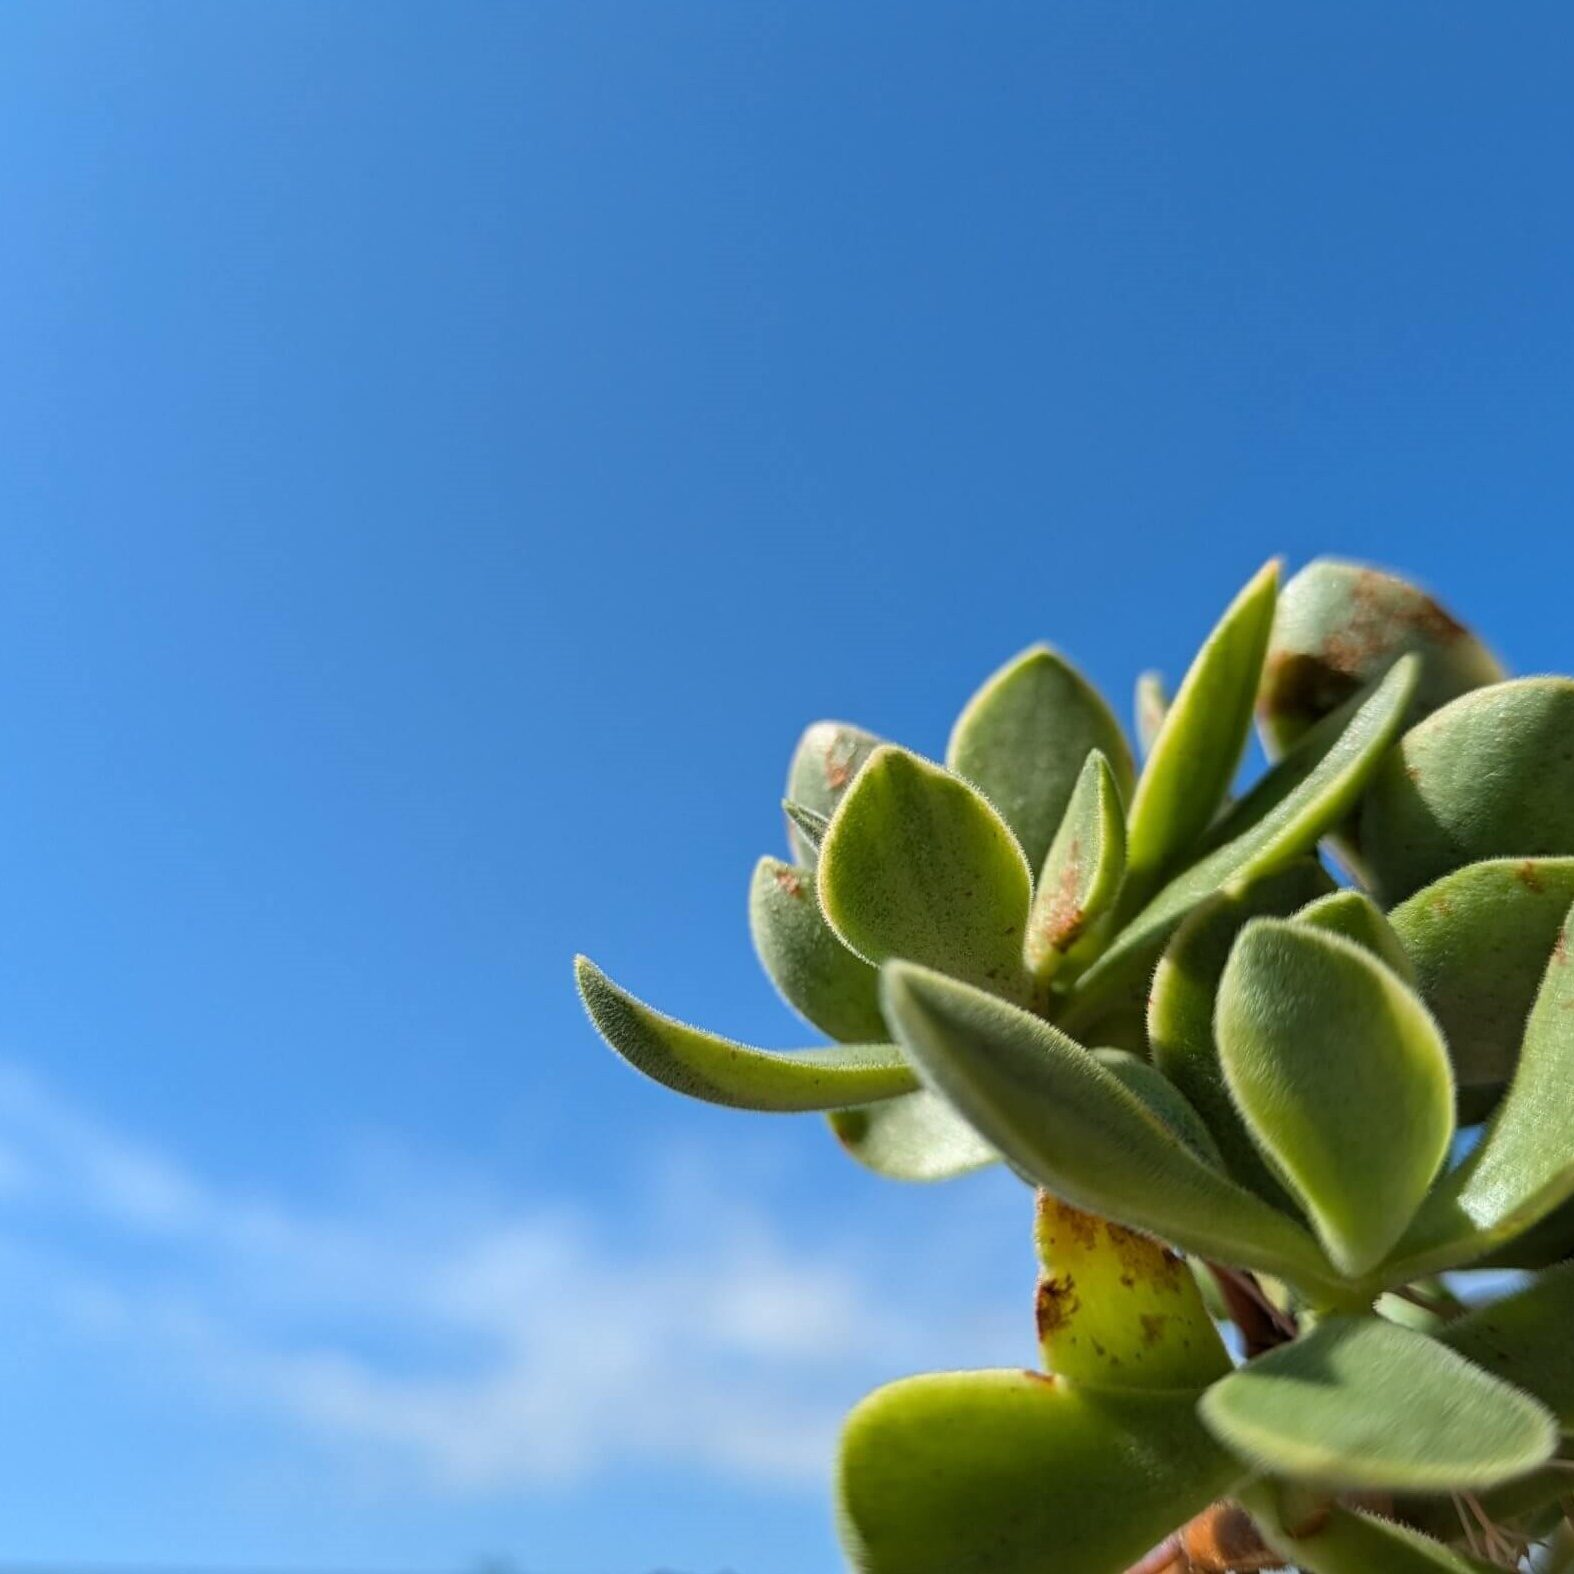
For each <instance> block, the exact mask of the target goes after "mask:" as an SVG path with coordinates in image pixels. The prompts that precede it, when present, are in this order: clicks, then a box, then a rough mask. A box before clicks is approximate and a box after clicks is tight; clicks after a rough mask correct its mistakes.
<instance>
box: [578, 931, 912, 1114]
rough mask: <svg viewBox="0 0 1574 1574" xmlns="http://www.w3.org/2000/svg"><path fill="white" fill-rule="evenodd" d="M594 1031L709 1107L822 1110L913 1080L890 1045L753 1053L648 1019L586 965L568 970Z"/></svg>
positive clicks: (906, 1089) (646, 1011)
mask: <svg viewBox="0 0 1574 1574" xmlns="http://www.w3.org/2000/svg"><path fill="white" fill-rule="evenodd" d="M574 975H575V978H576V979H577V981H578V983H579V993H580V998H581V999H582V1000H583V1001H584V1002H585V1010H586V1011H588V1012H589V1013H590V1020H591V1021H592V1022H594V1023H595V1025H596V1030H597V1031H598V1032H599V1033H600V1034H601V1036H602V1037H603V1038H604V1039H605V1040H606V1041H607V1043H608V1044H610V1045H611V1046H612V1048H613V1049H615V1050H616V1051H617V1052H618V1053H619V1054H620V1055H621V1056H622V1057H623V1058H624V1059H625V1060H626V1061H628V1063H629V1064H630V1065H631V1066H633V1067H634V1069H635V1070H636V1071H642V1072H644V1073H645V1075H646V1076H647V1077H650V1078H652V1079H653V1080H655V1081H657V1082H659V1083H661V1084H662V1085H663V1086H664V1087H669V1088H672V1089H674V1090H675V1091H677V1092H679V1093H687V1094H688V1095H689V1097H690V1098H696V1099H703V1100H704V1101H705V1102H706V1103H708V1104H728V1105H731V1106H732V1107H733V1108H735V1109H758V1110H783V1111H787V1110H825V1109H840V1108H843V1107H845V1106H846V1105H849V1104H864V1103H868V1102H871V1101H872V1100H875V1099H885V1098H893V1097H895V1096H896V1095H897V1094H899V1093H910V1092H911V1091H912V1090H913V1089H914V1088H916V1087H917V1086H918V1079H917V1078H916V1077H915V1076H914V1075H913V1073H912V1071H911V1070H910V1069H909V1067H908V1065H907V1062H906V1061H905V1060H904V1059H903V1057H902V1054H901V1051H900V1050H898V1049H897V1047H896V1046H895V1045H894V1044H841V1045H837V1046H836V1047H835V1048H831V1049H804V1050H793V1051H789V1052H782V1051H778V1050H768V1049H751V1048H750V1047H749V1046H748V1045H747V1044H736V1043H734V1042H733V1041H732V1040H731V1039H727V1038H721V1037H719V1036H718V1035H716V1034H715V1033H707V1032H705V1031H704V1030H703V1029H701V1028H696V1027H689V1026H688V1025H687V1024H685V1023H682V1022H679V1021H677V1020H675V1019H674V1018H672V1017H669V1016H663V1015H662V1014H661V1013H660V1012H659V1011H652V1010H651V1008H650V1007H649V1006H647V1005H644V1004H643V1003H642V1002H640V1001H638V1000H636V999H635V998H634V996H633V995H631V994H629V993H628V992H627V991H626V990H623V989H619V988H618V986H617V985H616V984H614V983H613V982H612V980H611V979H610V978H608V977H607V975H606V974H605V973H603V972H602V971H601V970H600V969H599V968H597V967H596V966H595V965H594V964H593V963H592V962H590V961H588V960H587V959H586V958H585V957H579V958H577V959H576V960H575V963H574Z"/></svg>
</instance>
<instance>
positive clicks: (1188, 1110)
mask: <svg viewBox="0 0 1574 1574" xmlns="http://www.w3.org/2000/svg"><path fill="white" fill-rule="evenodd" d="M1090 1053H1091V1054H1092V1056H1093V1058H1094V1059H1095V1060H1096V1061H1098V1063H1099V1064H1100V1065H1101V1066H1102V1067H1103V1068H1104V1069H1105V1070H1106V1071H1108V1072H1109V1073H1110V1074H1111V1075H1112V1076H1114V1077H1115V1079H1116V1080H1117V1081H1119V1082H1121V1083H1123V1084H1124V1085H1125V1086H1126V1087H1127V1088H1129V1089H1130V1090H1131V1091H1132V1092H1133V1093H1135V1094H1136V1095H1137V1097H1138V1098H1139V1099H1141V1100H1142V1102H1143V1103H1144V1104H1146V1105H1147V1106H1148V1108H1149V1109H1150V1110H1152V1111H1153V1113H1154V1114H1155V1115H1157V1116H1158V1118H1159V1119H1160V1120H1161V1121H1163V1123H1164V1124H1165V1125H1166V1126H1168V1127H1169V1129H1170V1130H1171V1131H1172V1132H1173V1133H1174V1134H1175V1135H1176V1136H1177V1137H1179V1138H1180V1140H1181V1141H1182V1142H1184V1143H1185V1144H1186V1146H1187V1147H1188V1148H1190V1149H1191V1151H1192V1152H1193V1153H1195V1154H1196V1155H1197V1157H1198V1158H1199V1159H1201V1160H1202V1161H1203V1163H1204V1164H1207V1165H1210V1166H1211V1167H1212V1168H1213V1169H1216V1170H1222V1169H1223V1168H1224V1159H1223V1158H1222V1156H1221V1155H1220V1153H1219V1144H1218V1143H1217V1142H1215V1141H1214V1139H1213V1133H1212V1132H1211V1131H1209V1130H1208V1124H1207V1122H1206V1121H1205V1120H1203V1118H1202V1116H1201V1115H1199V1114H1198V1113H1197V1111H1196V1110H1195V1109H1193V1108H1192V1106H1191V1104H1190V1102H1189V1101H1188V1100H1187V1098H1186V1095H1185V1094H1184V1093H1182V1092H1181V1090H1180V1089H1179V1088H1178V1087H1176V1086H1175V1084H1174V1083H1173V1082H1171V1081H1170V1079H1169V1078H1168V1077H1167V1076H1165V1075H1164V1073H1163V1072H1162V1071H1160V1070H1159V1068H1158V1067H1157V1066H1155V1065H1154V1064H1153V1062H1152V1061H1150V1060H1144V1059H1143V1058H1142V1057H1141V1056H1140V1055H1134V1054H1133V1053H1132V1052H1131V1051H1130V1050H1129V1049H1095V1050H1092V1051H1091V1052H1090Z"/></svg>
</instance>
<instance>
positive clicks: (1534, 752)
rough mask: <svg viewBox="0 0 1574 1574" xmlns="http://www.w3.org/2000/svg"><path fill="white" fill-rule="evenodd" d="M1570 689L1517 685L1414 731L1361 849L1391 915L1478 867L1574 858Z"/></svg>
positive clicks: (1498, 687) (1375, 805) (1390, 769)
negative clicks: (1434, 884)
mask: <svg viewBox="0 0 1574 1574" xmlns="http://www.w3.org/2000/svg"><path fill="white" fill-rule="evenodd" d="M1571 740H1574V680H1571V679H1569V678H1519V679H1516V680H1514V681H1512V682H1509V683H1494V684H1492V685H1491V686H1490V687H1488V688H1484V689H1475V690H1473V691H1472V692H1471V693H1469V694H1465V695H1463V696H1461V697H1460V698H1459V699H1457V700H1454V701H1453V702H1452V703H1451V704H1449V705H1445V706H1444V707H1443V708H1442V710H1440V711H1437V712H1435V713H1434V714H1433V715H1431V716H1429V717H1428V718H1427V719H1426V720H1425V721H1423V722H1422V723H1421V724H1420V725H1419V726H1417V727H1413V728H1411V730H1410V731H1409V732H1407V733H1406V734H1405V735H1404V737H1403V738H1402V739H1401V740H1400V744H1399V747H1398V748H1397V749H1395V750H1394V751H1393V752H1392V753H1391V754H1390V755H1389V756H1388V758H1387V759H1385V760H1384V762H1383V765H1382V768H1381V769H1380V770H1379V771H1378V772H1377V774H1376V775H1375V776H1374V777H1373V778H1372V784H1371V788H1370V790H1369V792H1368V794H1367V797H1366V801H1365V803H1364V804H1363V805H1362V809H1361V822H1360V835H1361V848H1362V852H1363V855H1364V856H1365V858H1366V861H1367V865H1368V867H1369V868H1370V869H1371V871H1372V875H1373V878H1374V879H1375V880H1376V882H1377V884H1378V887H1379V889H1380V892H1381V895H1382V897H1383V899H1384V901H1385V903H1388V904H1392V903H1394V902H1399V901H1402V900H1403V899H1404V898H1405V897H1407V896H1409V895H1411V894H1412V893H1413V892H1415V891H1418V890H1420V888H1421V887H1422V886H1424V885H1427V884H1429V883H1430V882H1431V881H1433V880H1436V879H1438V878H1440V877H1441V876H1442V875H1445V874H1447V873H1449V871H1450V870H1453V869H1458V868H1460V867H1461V866H1462V865H1464V864H1468V863H1475V862H1476V861H1477V860H1479V859H1482V858H1538V857H1550V856H1557V855H1559V854H1570V853H1574V742H1571Z"/></svg>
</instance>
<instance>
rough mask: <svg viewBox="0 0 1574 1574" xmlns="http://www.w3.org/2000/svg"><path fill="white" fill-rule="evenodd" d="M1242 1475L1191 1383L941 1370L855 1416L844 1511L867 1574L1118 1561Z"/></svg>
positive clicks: (848, 1535)
mask: <svg viewBox="0 0 1574 1574" xmlns="http://www.w3.org/2000/svg"><path fill="white" fill-rule="evenodd" d="M1242 1474H1243V1472H1242V1469H1241V1467H1240V1465H1239V1464H1238V1463H1237V1462H1236V1461H1235V1460H1234V1459H1232V1458H1231V1457H1230V1455H1229V1454H1228V1453H1227V1452H1226V1451H1225V1450H1223V1449H1221V1448H1219V1447H1218V1445H1217V1444H1215V1443H1214V1442H1213V1440H1212V1439H1211V1438H1210V1437H1209V1436H1208V1434H1207V1433H1206V1432H1205V1431H1204V1430H1203V1428H1202V1427H1201V1425H1200V1424H1199V1423H1198V1421H1197V1418H1196V1413H1195V1409H1194V1406H1193V1402H1192V1399H1191V1398H1190V1397H1189V1396H1187V1395H1178V1394H1166V1393H1140V1392H1131V1391H1128V1392H1120V1391H1114V1390H1094V1389H1087V1388H1084V1387H1080V1386H1078V1385H1076V1384H1073V1383H1069V1382H1066V1381H1064V1380H1057V1379H1054V1378H1047V1377H1040V1376H1038V1375H1037V1374H1036V1373H1032V1372H1021V1371H994V1372H947V1373H936V1374H932V1375H930V1376H926V1377H912V1378H908V1379H907V1380H905V1381H904V1382H900V1383H893V1384H891V1385H890V1386H889V1387H887V1388H882V1389H880V1390H878V1391H877V1392H875V1393H873V1394H871V1395H870V1396H869V1397H868V1398H867V1399H865V1400H864V1401H863V1402H862V1403H861V1404H860V1405H859V1406H858V1407H857V1408H856V1409H855V1410H854V1411H853V1412H852V1414H851V1415H850V1416H849V1417H848V1420H847V1426H846V1430H845V1431H844V1433H843V1438H842V1451H841V1460H840V1466H839V1470H838V1482H837V1487H838V1519H839V1521H840V1526H841V1532H842V1540H843V1544H844V1546H845V1548H846V1551H847V1555H848V1557H849V1559H850V1560H851V1562H852V1564H853V1566H854V1567H855V1568H856V1569H858V1570H859V1571H860V1574H1116V1571H1118V1570H1121V1569H1124V1568H1125V1567H1126V1566H1127V1565H1128V1564H1131V1563H1134V1562H1136V1560H1137V1559H1138V1558H1140V1557H1142V1556H1143V1554H1144V1553H1146V1552H1147V1551H1148V1549H1149V1548H1150V1547H1152V1546H1153V1545H1154V1544H1155V1543H1157V1542H1158V1541H1161V1540H1162V1539H1163V1538H1164V1537H1165V1536H1166V1535H1168V1534H1169V1533H1170V1532H1171V1531H1172V1530H1175V1529H1176V1528H1177V1527H1178V1526H1180V1525H1182V1524H1184V1523H1185V1521H1186V1520H1188V1519H1190V1518H1191V1517H1192V1516H1193V1515H1195V1514H1197V1513H1199V1512H1201V1510H1202V1509H1204V1508H1205V1507H1207V1505H1208V1504H1209V1503H1210V1502H1212V1501H1213V1500H1214V1499H1215V1498H1217V1497H1220V1496H1222V1495H1223V1494H1225V1493H1226V1492H1228V1491H1230V1490H1231V1488H1232V1487H1233V1486H1234V1485H1235V1483H1236V1482H1237V1481H1238V1480H1239V1479H1240V1478H1241V1476H1242Z"/></svg>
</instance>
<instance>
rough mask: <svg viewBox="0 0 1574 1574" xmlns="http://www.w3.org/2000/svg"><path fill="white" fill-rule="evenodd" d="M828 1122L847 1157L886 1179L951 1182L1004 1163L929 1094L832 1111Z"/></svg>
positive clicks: (948, 1107)
mask: <svg viewBox="0 0 1574 1574" xmlns="http://www.w3.org/2000/svg"><path fill="white" fill-rule="evenodd" d="M826 1119H827V1120H828V1121H830V1123H831V1130H832V1131H833V1132H835V1134H836V1140H837V1141H838V1142H840V1143H841V1145H842V1146H843V1147H844V1148H845V1149H846V1150H847V1151H848V1153H850V1154H851V1155H852V1156H853V1158H855V1159H857V1161H858V1162H859V1163H860V1164H862V1165H863V1166H864V1167H865V1168H866V1169H871V1170H873V1171H874V1172H875V1174H877V1175H883V1176H885V1177H886V1179H887V1180H900V1181H940V1180H952V1179H954V1178H955V1177H956V1176H958V1175H970V1174H972V1172H973V1171H974V1170H981V1169H983V1168H984V1167H985V1166H986V1165H990V1164H996V1163H998V1162H999V1160H1000V1155H999V1154H998V1153H996V1152H995V1150H994V1149H993V1148H992V1147H990V1145H989V1144H988V1143H987V1142H985V1141H984V1139H983V1138H982V1137H981V1136H979V1134H978V1133H977V1132H976V1131H974V1130H973V1128H972V1127H971V1126H969V1125H968V1123H967V1122H966V1121H965V1120H963V1119H962V1117H961V1116H960V1115H958V1114H957V1113H956V1111H955V1110H953V1109H952V1108H951V1106H950V1105H949V1104H947V1103H946V1101H945V1100H944V1099H943V1098H940V1097H939V1096H938V1095H937V1094H934V1093H931V1092H929V1091H928V1090H927V1089H920V1090H919V1091H918V1092H917V1093H905V1094H903V1095H902V1097H901V1098H894V1099H885V1100H883V1101H882V1102H880V1103H878V1104H864V1105H861V1106H860V1107H858V1108H857V1109H838V1110H832V1111H831V1113H830V1114H829V1115H827V1116H826Z"/></svg>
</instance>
